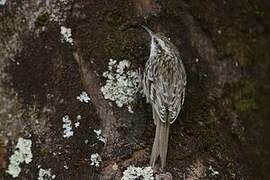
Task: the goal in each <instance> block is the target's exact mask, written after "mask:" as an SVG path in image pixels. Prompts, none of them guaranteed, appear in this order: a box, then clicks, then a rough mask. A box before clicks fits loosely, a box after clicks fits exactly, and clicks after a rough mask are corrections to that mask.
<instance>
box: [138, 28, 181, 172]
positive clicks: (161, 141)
mask: <svg viewBox="0 0 270 180" xmlns="http://www.w3.org/2000/svg"><path fill="white" fill-rule="evenodd" d="M143 27H144V29H145V30H146V31H147V32H148V33H149V34H150V36H151V52H150V57H149V59H148V61H147V62H146V65H145V70H144V75H143V89H144V94H145V96H146V99H147V102H149V103H150V104H151V105H152V111H153V119H154V123H155V125H156V134H155V140H154V144H153V147H152V153H151V160H150V164H151V166H152V167H154V166H155V162H156V159H157V157H158V156H160V159H161V168H162V169H163V168H164V167H165V166H166V156H167V149H168V138H169V128H170V124H172V123H173V122H174V121H175V120H176V119H177V117H178V114H179V112H180V110H181V108H182V106H183V103H184V99H185V87H186V72H185V68H184V66H183V63H182V60H181V57H180V53H179V51H178V50H177V48H176V47H175V46H174V45H173V44H172V43H171V42H170V41H169V39H167V38H166V37H164V36H162V35H160V34H154V33H153V32H152V31H151V30H150V29H148V28H147V27H145V26H143Z"/></svg>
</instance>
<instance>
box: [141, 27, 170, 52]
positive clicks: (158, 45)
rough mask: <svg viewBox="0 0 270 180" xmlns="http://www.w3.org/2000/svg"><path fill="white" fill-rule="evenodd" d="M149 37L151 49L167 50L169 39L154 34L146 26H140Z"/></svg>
mask: <svg viewBox="0 0 270 180" xmlns="http://www.w3.org/2000/svg"><path fill="white" fill-rule="evenodd" d="M142 27H143V28H144V29H145V30H146V31H147V32H148V33H149V35H150V37H151V51H159V50H160V51H161V50H164V51H169V44H170V43H169V40H168V39H167V38H166V37H164V36H163V35H161V34H156V33H154V32H153V31H151V30H150V29H149V28H148V27H146V26H142Z"/></svg>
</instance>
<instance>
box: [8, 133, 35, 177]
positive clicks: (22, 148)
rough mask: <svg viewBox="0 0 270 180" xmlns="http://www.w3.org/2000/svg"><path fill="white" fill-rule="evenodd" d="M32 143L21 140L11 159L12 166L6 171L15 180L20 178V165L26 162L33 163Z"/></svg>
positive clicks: (28, 140)
mask: <svg viewBox="0 0 270 180" xmlns="http://www.w3.org/2000/svg"><path fill="white" fill-rule="evenodd" d="M31 147H32V141H31V140H30V139H23V138H19V139H18V143H17V145H16V147H15V152H14V154H13V155H12V156H11V157H10V158H9V160H10V164H9V166H8V170H7V171H6V172H7V173H8V174H10V175H11V176H12V177H13V178H15V177H18V176H19V174H20V172H21V167H20V164H21V163H23V162H25V163H26V164H29V163H30V162H31V161H32V158H33V155H32V152H31Z"/></svg>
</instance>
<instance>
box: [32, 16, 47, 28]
mask: <svg viewBox="0 0 270 180" xmlns="http://www.w3.org/2000/svg"><path fill="white" fill-rule="evenodd" d="M49 17H50V15H49V13H48V12H44V13H41V14H40V15H39V16H38V17H37V19H36V21H35V27H36V28H41V27H43V26H45V25H46V24H47V23H48V21H49Z"/></svg>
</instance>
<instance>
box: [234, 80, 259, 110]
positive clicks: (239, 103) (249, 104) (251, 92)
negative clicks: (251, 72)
mask: <svg viewBox="0 0 270 180" xmlns="http://www.w3.org/2000/svg"><path fill="white" fill-rule="evenodd" d="M236 88H237V89H236V90H238V92H237V93H236V94H235V96H234V107H235V109H236V110H237V111H238V112H250V111H251V110H254V109H256V108H257V104H256V98H255V89H254V86H253V84H252V82H251V81H248V80H241V81H240V82H239V83H238V84H237V85H236Z"/></svg>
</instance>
